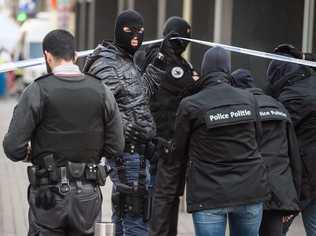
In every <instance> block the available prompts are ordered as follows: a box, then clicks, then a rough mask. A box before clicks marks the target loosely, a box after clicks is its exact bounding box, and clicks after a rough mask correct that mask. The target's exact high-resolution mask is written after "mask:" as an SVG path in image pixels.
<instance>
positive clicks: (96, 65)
mask: <svg viewBox="0 0 316 236" xmlns="http://www.w3.org/2000/svg"><path fill="white" fill-rule="evenodd" d="M84 71H85V72H88V73H90V74H93V75H94V76H96V77H98V78H100V79H102V80H103V82H104V84H106V85H107V86H108V87H109V88H110V89H111V91H112V92H113V94H114V97H115V99H116V101H117V104H118V106H119V109H120V112H121V114H122V120H123V126H124V128H126V127H127V125H128V124H130V123H132V124H133V123H136V122H141V123H142V124H143V125H144V126H145V127H147V131H148V132H150V133H151V134H152V135H154V134H155V132H156V126H155V122H154V119H153V117H152V115H151V112H150V108H149V100H150V97H151V96H153V95H154V94H155V93H156V92H157V90H158V86H159V82H160V78H161V76H162V75H163V73H164V72H163V71H161V70H159V69H158V68H156V67H154V66H153V65H151V64H150V65H149V66H148V67H147V69H146V72H145V73H143V75H141V74H140V72H139V70H138V69H137V67H136V66H135V64H134V61H133V57H132V56H131V55H129V54H128V53H126V52H124V51H123V50H122V49H120V48H118V47H116V46H115V45H114V44H112V43H110V42H104V43H103V44H102V45H99V46H98V47H97V48H96V49H95V50H94V52H93V53H92V54H91V55H90V56H89V57H88V58H87V61H86V64H85V67H84Z"/></svg>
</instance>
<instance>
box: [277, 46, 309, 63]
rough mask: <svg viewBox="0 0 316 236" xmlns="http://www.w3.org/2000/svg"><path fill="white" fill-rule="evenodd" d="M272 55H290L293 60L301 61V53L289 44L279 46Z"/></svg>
mask: <svg viewBox="0 0 316 236" xmlns="http://www.w3.org/2000/svg"><path fill="white" fill-rule="evenodd" d="M273 52H274V53H285V54H288V55H291V56H292V57H294V58H297V59H302V56H303V55H302V52H300V51H299V50H298V49H296V48H295V47H294V46H293V45H291V44H280V45H279V46H277V47H276V48H275V49H274V50H273Z"/></svg>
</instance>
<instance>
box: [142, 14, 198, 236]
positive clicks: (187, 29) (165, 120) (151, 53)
mask: <svg viewBox="0 0 316 236" xmlns="http://www.w3.org/2000/svg"><path fill="white" fill-rule="evenodd" d="M171 32H173V33H174V35H175V36H178V37H184V38H190V37H191V26H190V25H189V23H188V22H186V21H185V20H184V19H182V18H181V17H171V18H169V19H168V20H167V21H166V23H165V25H164V30H163V36H164V37H166V36H167V35H169V34H170V33H171ZM187 45H188V42H187V41H184V40H179V39H175V40H171V41H170V44H169V45H168V48H167V55H168V57H167V58H166V61H167V66H166V73H165V74H164V75H163V76H162V78H161V83H160V88H159V91H158V93H157V95H156V96H154V97H153V98H152V99H151V104H150V108H151V111H152V114H153V116H154V119H155V122H156V125H157V137H158V138H157V140H156V141H157V144H158V145H157V147H158V148H157V149H156V153H155V155H154V157H155V158H153V159H152V162H151V164H152V165H151V174H152V176H156V178H155V182H156V183H155V191H154V196H153V209H152V210H153V211H152V214H153V215H152V219H153V221H152V223H151V225H150V235H157V236H158V235H159V236H161V235H176V234H177V223H178V208H179V197H176V198H175V199H172V200H171V198H166V196H167V195H166V191H168V188H170V187H171V188H172V183H170V182H168V181H167V180H168V176H169V175H170V174H172V171H173V167H172V166H170V164H169V162H168V158H169V155H170V154H171V153H172V139H173V136H174V126H175V118H176V111H177V108H178V106H179V103H180V101H181V99H182V97H184V96H186V95H188V94H190V93H191V91H190V90H191V88H193V85H194V82H195V80H197V79H198V78H199V77H198V76H197V73H196V72H195V70H194V68H193V67H192V65H191V64H190V63H189V62H188V61H187V60H185V59H184V58H183V57H182V53H183V52H184V51H185V49H186V48H187ZM159 47H160V44H155V45H152V46H150V47H148V48H146V49H145V57H144V56H143V55H141V56H143V57H144V58H143V59H142V60H139V65H140V68H141V70H142V71H143V72H144V71H145V69H146V68H147V66H148V64H149V63H150V62H151V61H152V60H153V59H154V58H155V57H156V55H157V53H158V50H159ZM162 211H163V212H168V215H169V217H168V218H161V217H159V215H160V213H161V212H162Z"/></svg>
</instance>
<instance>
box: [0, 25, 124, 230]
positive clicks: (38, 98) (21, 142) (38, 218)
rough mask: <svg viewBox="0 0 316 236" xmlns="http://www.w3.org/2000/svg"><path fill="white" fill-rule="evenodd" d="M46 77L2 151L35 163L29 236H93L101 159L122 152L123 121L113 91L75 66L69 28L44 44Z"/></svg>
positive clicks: (27, 96)
mask: <svg viewBox="0 0 316 236" xmlns="http://www.w3.org/2000/svg"><path fill="white" fill-rule="evenodd" d="M43 52H44V56H45V61H46V65H47V71H48V72H49V73H48V74H47V75H44V76H42V77H40V78H38V79H36V80H35V82H34V83H32V84H31V85H29V86H28V87H27V88H26V90H25V91H24V93H23V95H22V97H21V99H20V101H19V103H18V104H17V106H16V107H15V109H14V113H13V117H12V120H11V124H10V127H9V130H8V133H7V134H6V136H5V138H4V141H3V147H4V151H5V153H6V155H7V157H8V158H9V159H11V160H12V161H23V160H29V161H30V162H31V163H32V166H29V167H28V177H29V180H30V188H29V190H28V201H29V205H30V208H29V233H28V235H29V236H35V235H41V236H42V235H45V236H49V235H91V236H92V235H93V232H94V223H95V222H96V220H98V218H99V217H100V211H101V203H102V197H101V192H100V189H99V186H100V185H104V183H105V178H106V170H105V167H104V166H102V165H99V162H100V159H101V157H103V156H104V157H107V158H114V157H116V156H117V155H118V154H120V153H121V152H122V151H123V148H124V137H123V128H122V124H121V123H122V121H121V116H120V113H119V110H118V106H117V104H116V102H115V99H114V97H113V95H112V93H111V91H110V90H109V89H108V88H107V87H106V86H104V85H103V84H102V82H101V81H100V80H98V79H96V78H94V77H92V76H89V75H85V74H82V73H81V72H80V71H79V68H78V67H77V66H76V65H74V64H73V62H74V60H75V42H74V38H73V36H72V35H71V34H70V33H69V32H67V31H64V30H54V31H52V32H50V33H48V34H47V35H46V36H45V38H44V40H43Z"/></svg>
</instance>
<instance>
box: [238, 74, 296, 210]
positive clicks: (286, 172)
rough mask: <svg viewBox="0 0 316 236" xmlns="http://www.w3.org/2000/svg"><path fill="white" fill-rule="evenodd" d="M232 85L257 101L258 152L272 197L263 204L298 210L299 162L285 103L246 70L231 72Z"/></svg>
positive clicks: (294, 137) (276, 208)
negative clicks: (259, 121) (245, 90)
mask: <svg viewBox="0 0 316 236" xmlns="http://www.w3.org/2000/svg"><path fill="white" fill-rule="evenodd" d="M232 79H233V83H232V84H233V85H234V86H235V87H238V88H244V89H247V90H248V91H249V92H251V93H252V94H253V95H254V96H255V99H256V101H257V103H258V107H259V115H260V120H261V127H262V135H261V138H260V152H261V155H262V157H263V159H264V161H265V164H266V166H267V168H268V177H269V178H268V180H269V187H270V190H271V194H272V198H271V199H270V200H269V201H267V202H266V203H265V209H266V210H282V211H283V212H284V213H285V214H289V212H291V211H292V212H293V211H298V210H299V204H298V203H299V198H298V193H300V187H301V174H302V172H301V161H300V156H299V151H298V146H297V140H296V136H295V132H294V127H293V124H292V121H291V119H290V116H289V114H288V113H287V111H286V109H285V108H284V106H283V105H282V104H281V103H280V102H278V101H277V100H275V99H274V98H272V97H270V96H268V95H266V94H264V92H263V91H262V90H261V89H259V88H255V86H254V79H253V77H252V76H251V74H250V73H249V71H247V70H243V69H239V70H237V71H235V72H233V73H232Z"/></svg>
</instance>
